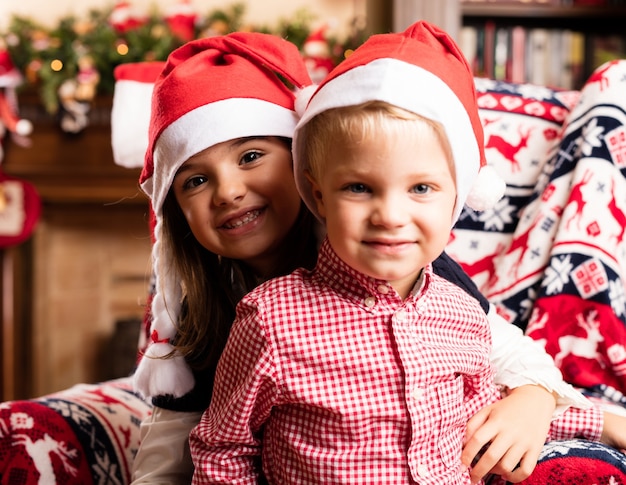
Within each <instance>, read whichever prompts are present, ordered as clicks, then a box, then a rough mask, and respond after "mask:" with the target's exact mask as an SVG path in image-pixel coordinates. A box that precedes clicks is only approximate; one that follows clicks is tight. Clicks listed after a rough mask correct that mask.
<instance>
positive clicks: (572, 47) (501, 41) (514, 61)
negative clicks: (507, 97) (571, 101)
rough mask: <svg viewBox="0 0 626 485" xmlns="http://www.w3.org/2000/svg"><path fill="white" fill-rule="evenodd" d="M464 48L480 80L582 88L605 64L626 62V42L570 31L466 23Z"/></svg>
mask: <svg viewBox="0 0 626 485" xmlns="http://www.w3.org/2000/svg"><path fill="white" fill-rule="evenodd" d="M459 46H460V47H461V49H462V51H463V53H464V54H465V56H466V57H467V59H468V61H469V63H470V65H471V66H472V68H473V70H474V74H475V75H476V76H481V77H488V78H491V79H499V80H504V81H511V82H528V83H533V84H540V85H545V86H552V87H557V88H564V89H578V88H580V87H581V86H582V84H583V83H584V81H585V80H586V78H587V76H588V75H589V74H590V73H591V72H592V70H593V69H595V68H596V67H597V66H599V65H600V64H603V63H604V62H606V61H608V60H611V59H616V58H626V38H625V36H621V35H603V34H590V33H583V32H577V31H573V30H567V29H548V28H527V27H524V26H498V24H497V23H496V22H495V21H487V22H485V23H484V24H483V25H479V26H477V25H465V26H463V27H462V28H461V31H460V35H459Z"/></svg>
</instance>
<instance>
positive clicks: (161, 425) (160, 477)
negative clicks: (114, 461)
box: [131, 407, 202, 485]
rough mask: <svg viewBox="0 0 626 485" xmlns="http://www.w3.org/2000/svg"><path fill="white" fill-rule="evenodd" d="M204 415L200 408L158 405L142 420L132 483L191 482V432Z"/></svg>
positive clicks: (169, 484)
mask: <svg viewBox="0 0 626 485" xmlns="http://www.w3.org/2000/svg"><path fill="white" fill-rule="evenodd" d="M201 417H202V413H201V412H181V411H170V410H168V409H162V408H159V407H155V408H154V409H153V411H152V415H151V416H149V417H148V418H146V419H145V420H144V421H143V422H142V423H141V428H140V432H141V445H140V446H139V450H138V451H137V455H136V457H135V460H134V461H133V472H132V480H133V481H132V483H131V485H145V484H152V485H154V484H159V485H183V484H189V483H191V477H192V475H193V463H192V461H191V454H190V452H189V432H190V431H191V430H192V428H193V427H195V426H196V425H197V424H198V423H199V422H200V418H201Z"/></svg>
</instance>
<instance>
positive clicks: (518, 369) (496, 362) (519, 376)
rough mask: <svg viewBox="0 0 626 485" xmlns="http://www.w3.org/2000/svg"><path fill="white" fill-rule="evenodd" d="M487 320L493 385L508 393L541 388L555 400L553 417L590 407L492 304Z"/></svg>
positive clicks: (545, 355)
mask: <svg viewBox="0 0 626 485" xmlns="http://www.w3.org/2000/svg"><path fill="white" fill-rule="evenodd" d="M487 317H488V318H489V323H490V324H491V335H492V341H493V348H492V351H491V362H492V364H493V366H494V367H495V369H496V375H495V381H496V384H498V385H500V386H502V387H504V388H506V389H509V390H511V389H515V388H517V387H520V386H523V385H526V384H534V385H539V386H541V387H543V388H544V389H546V390H547V391H549V392H550V393H552V394H553V395H554V397H555V398H556V406H555V409H554V411H553V417H555V418H556V417H557V416H559V415H560V414H561V413H563V412H564V411H565V410H566V409H567V408H568V407H570V406H574V407H576V408H580V409H589V408H590V407H591V406H592V404H591V402H590V401H589V400H588V399H587V398H585V397H584V396H583V395H582V394H581V393H580V392H578V391H577V390H576V389H574V388H573V387H572V386H571V385H570V384H568V383H567V382H565V381H564V380H563V375H562V374H561V371H560V370H559V369H558V368H557V367H556V365H555V364H554V360H553V359H552V357H551V356H550V355H549V354H548V353H547V352H546V351H545V349H544V348H543V346H542V345H541V344H540V343H539V342H537V341H535V340H533V339H532V338H530V337H528V336H526V335H524V334H523V332H522V330H521V329H520V328H519V327H517V326H515V325H513V324H511V323H509V322H507V321H506V320H504V318H502V317H501V316H500V315H498V313H497V312H496V309H495V307H494V306H493V305H491V306H490V309H489V313H488V314H487Z"/></svg>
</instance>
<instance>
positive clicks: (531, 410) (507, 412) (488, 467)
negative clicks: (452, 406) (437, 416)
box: [461, 385, 626, 483]
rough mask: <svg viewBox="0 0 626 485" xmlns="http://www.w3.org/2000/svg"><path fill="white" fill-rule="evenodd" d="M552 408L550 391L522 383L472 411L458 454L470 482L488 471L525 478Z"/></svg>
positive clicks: (508, 477)
mask: <svg viewBox="0 0 626 485" xmlns="http://www.w3.org/2000/svg"><path fill="white" fill-rule="evenodd" d="M555 407H556V399H555V398H554V396H553V395H552V394H551V393H549V392H548V391H547V390H545V389H544V388H542V387H539V386H534V385H526V386H521V387H518V388H516V389H513V390H512V391H511V392H510V393H509V395H508V396H507V397H505V398H503V399H502V400H500V401H498V402H495V403H493V404H491V405H489V406H487V407H485V408H483V409H481V410H480V411H479V412H478V413H476V414H475V415H474V416H473V417H472V418H471V419H470V420H469V421H468V423H467V431H466V434H465V446H464V448H463V453H462V455H461V461H462V463H463V464H464V465H465V466H468V467H470V466H471V467H472V468H471V473H470V477H471V480H472V483H476V482H478V481H480V479H482V478H483V477H484V476H485V475H487V474H488V473H493V474H496V475H501V476H502V477H503V478H504V479H506V480H508V481H510V482H513V483H517V482H520V481H522V480H524V479H525V478H527V477H528V476H529V475H530V474H531V473H532V471H533V470H534V469H535V466H536V465H537V459H538V458H539V453H540V452H541V448H542V447H543V445H544V443H545V441H546V438H547V436H548V431H549V429H550V421H551V420H552V413H553V412H554V409H555ZM625 432H626V431H625ZM483 448H484V449H483ZM474 462H475V463H474Z"/></svg>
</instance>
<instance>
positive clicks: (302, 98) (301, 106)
mask: <svg viewBox="0 0 626 485" xmlns="http://www.w3.org/2000/svg"><path fill="white" fill-rule="evenodd" d="M316 89H317V85H315V84H311V85H310V86H306V87H305V88H304V89H299V90H298V91H296V102H295V110H296V113H298V116H299V117H302V115H303V114H304V110H305V109H306V106H307V104H309V100H310V99H311V97H312V96H313V93H315V90H316Z"/></svg>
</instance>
